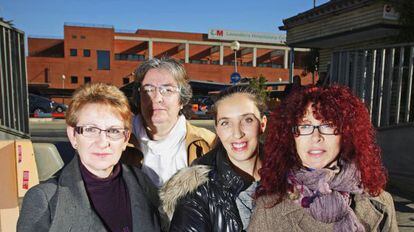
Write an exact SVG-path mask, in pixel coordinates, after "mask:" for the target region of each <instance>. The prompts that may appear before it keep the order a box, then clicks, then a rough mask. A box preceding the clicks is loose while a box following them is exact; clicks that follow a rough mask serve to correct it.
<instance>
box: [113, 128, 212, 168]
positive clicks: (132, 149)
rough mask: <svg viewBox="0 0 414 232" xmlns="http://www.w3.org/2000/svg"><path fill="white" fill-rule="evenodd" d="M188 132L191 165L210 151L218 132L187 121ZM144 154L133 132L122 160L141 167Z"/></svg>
mask: <svg viewBox="0 0 414 232" xmlns="http://www.w3.org/2000/svg"><path fill="white" fill-rule="evenodd" d="M186 128H187V134H186V135H185V144H186V147H187V162H188V164H189V165H190V164H191V163H192V162H193V161H194V160H195V159H197V158H198V157H200V156H202V155H204V154H206V153H207V152H209V151H210V150H211V149H213V147H214V146H215V143H216V134H214V133H213V132H211V131H209V130H207V129H205V128H201V127H196V126H194V125H192V124H191V123H190V122H189V121H187V122H186ZM143 158H144V155H143V154H142V152H141V149H140V148H139V142H138V140H137V138H136V137H135V136H134V135H133V134H131V138H130V140H129V144H128V147H127V149H126V150H125V151H124V152H123V153H122V157H121V162H122V163H124V164H128V165H133V166H138V167H140V166H141V164H142V161H143Z"/></svg>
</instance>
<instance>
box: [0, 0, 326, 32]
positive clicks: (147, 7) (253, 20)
mask: <svg viewBox="0 0 414 232" xmlns="http://www.w3.org/2000/svg"><path fill="white" fill-rule="evenodd" d="M327 1H328V0H317V1H316V3H317V5H321V4H323V3H325V2H327ZM312 6H313V0H263V1H261V0H256V1H244V0H239V1H234V0H221V1H218V0H209V1H203V0H176V1H173V0H158V1H157V0H156V1H141V0H131V1H126V0H0V17H3V18H5V19H6V20H13V24H14V26H15V27H17V28H19V29H21V30H23V31H24V32H25V33H26V35H28V36H58V37H59V36H60V37H62V36H63V24H64V23H65V22H75V23H86V24H106V25H112V26H114V27H115V29H126V30H136V29H154V30H170V31H184V32H200V33H207V31H208V30H209V29H211V28H216V29H227V30H238V31H251V32H271V33H279V34H280V33H284V32H280V31H279V30H278V26H281V25H282V19H285V18H288V17H291V16H294V15H296V14H298V13H300V12H303V11H306V10H308V9H310V8H312Z"/></svg>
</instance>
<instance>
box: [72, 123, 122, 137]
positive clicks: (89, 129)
mask: <svg viewBox="0 0 414 232" xmlns="http://www.w3.org/2000/svg"><path fill="white" fill-rule="evenodd" d="M102 131H104V132H105V135H106V136H107V137H108V138H110V139H112V140H118V139H121V138H125V136H126V133H127V132H128V129H125V128H108V129H100V128H98V127H95V126H77V127H75V132H76V133H78V134H80V135H83V136H85V137H88V138H97V137H99V135H100V134H101V132H102Z"/></svg>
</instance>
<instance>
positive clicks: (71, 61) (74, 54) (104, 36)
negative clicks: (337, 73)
mask: <svg viewBox="0 0 414 232" xmlns="http://www.w3.org/2000/svg"><path fill="white" fill-rule="evenodd" d="M240 43H241V44H240V45H241V46H240V49H239V50H238V51H237V64H238V72H239V73H240V74H241V76H242V77H258V76H260V75H263V76H264V77H266V79H267V80H268V81H269V82H282V81H283V82H287V81H288V80H289V69H288V68H289V67H288V66H289V62H288V57H289V52H290V50H289V48H288V47H287V46H286V45H284V44H270V43H259V42H243V41H240ZM230 44H231V41H224V40H218V39H208V35H207V34H202V33H187V32H173V31H157V30H141V29H139V30H137V31H136V32H130V31H129V32H126V31H117V30H115V29H114V28H113V27H112V26H98V25H94V26H91V25H81V24H68V23H67V24H65V25H64V38H63V39H51V38H35V37H29V38H28V50H29V55H28V57H27V71H28V74H27V75H28V81H29V83H31V84H34V83H47V84H48V85H49V87H51V88H66V89H75V88H77V87H79V86H80V85H83V84H84V83H86V82H104V83H112V84H115V85H117V86H122V85H125V84H127V83H129V82H131V81H133V77H132V76H131V73H132V72H133V71H134V70H135V69H136V67H137V66H138V65H139V64H140V63H141V62H142V61H143V60H145V59H148V58H152V57H157V58H161V57H163V56H171V57H174V58H176V59H179V60H181V61H182V62H183V63H184V65H185V68H186V70H187V72H188V74H189V76H190V78H191V80H199V81H209V82H219V83H229V82H230V75H231V73H233V72H234V51H233V50H232V49H231V48H230ZM306 53H307V52H306V50H295V69H294V74H295V75H302V76H303V79H302V83H309V82H311V81H312V79H311V74H305V73H304V72H303V64H302V63H303V62H302V60H303V57H304V55H305V54H306Z"/></svg>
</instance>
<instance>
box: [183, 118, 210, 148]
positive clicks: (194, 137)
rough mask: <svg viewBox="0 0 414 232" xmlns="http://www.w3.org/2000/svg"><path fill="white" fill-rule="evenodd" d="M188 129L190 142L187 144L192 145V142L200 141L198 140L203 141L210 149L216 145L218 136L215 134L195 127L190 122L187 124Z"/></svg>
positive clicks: (187, 137) (187, 138) (187, 136)
mask: <svg viewBox="0 0 414 232" xmlns="http://www.w3.org/2000/svg"><path fill="white" fill-rule="evenodd" d="M186 128H187V135H186V140H188V141H187V143H191V142H194V141H198V140H203V141H205V142H206V143H207V144H208V145H209V146H210V147H212V146H213V145H214V143H215V140H216V134H215V133H213V132H212V131H210V130H208V129H205V128H202V127H197V126H194V125H193V124H191V123H190V122H189V121H188V120H187V122H186Z"/></svg>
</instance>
